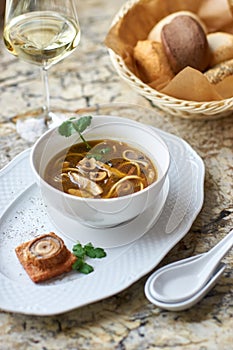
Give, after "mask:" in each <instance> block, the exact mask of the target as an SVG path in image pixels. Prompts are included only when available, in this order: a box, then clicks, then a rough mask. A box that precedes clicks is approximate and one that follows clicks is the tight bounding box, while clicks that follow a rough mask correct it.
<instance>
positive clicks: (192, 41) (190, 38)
mask: <svg viewBox="0 0 233 350" xmlns="http://www.w3.org/2000/svg"><path fill="white" fill-rule="evenodd" d="M161 38H162V44H163V46H164V50H165V52H166V55H167V57H168V61H169V63H170V65H171V67H172V69H173V71H174V73H178V72H179V71H181V70H182V69H184V68H185V67H187V66H190V67H192V68H195V69H197V70H199V71H204V70H205V69H206V67H207V66H208V64H209V48H208V42H207V39H206V34H205V32H204V30H203V29H202V27H201V26H200V24H199V23H198V22H197V21H196V20H195V19H193V18H192V17H190V16H183V15H182V16H177V17H175V18H174V19H173V20H172V21H171V22H170V23H169V24H166V25H165V26H164V27H163V28H162V31H161Z"/></svg>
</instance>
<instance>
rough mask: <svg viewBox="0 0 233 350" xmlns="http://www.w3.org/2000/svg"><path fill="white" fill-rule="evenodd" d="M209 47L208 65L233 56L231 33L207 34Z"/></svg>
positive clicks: (211, 65)
mask: <svg viewBox="0 0 233 350" xmlns="http://www.w3.org/2000/svg"><path fill="white" fill-rule="evenodd" d="M207 41H208V44H209V49H210V63H209V65H210V67H213V66H215V65H217V64H219V63H221V62H224V61H228V60H230V59H231V58H233V35H232V34H228V33H224V32H215V33H210V34H208V35H207Z"/></svg>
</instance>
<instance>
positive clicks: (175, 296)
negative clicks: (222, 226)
mask: <svg viewBox="0 0 233 350" xmlns="http://www.w3.org/2000/svg"><path fill="white" fill-rule="evenodd" d="M232 246H233V230H231V231H230V232H229V233H228V234H227V235H226V236H225V237H224V238H223V239H222V240H221V241H220V242H219V243H218V244H217V245H216V246H215V247H214V248H212V249H211V250H210V251H209V252H207V253H205V254H202V256H201V257H200V258H198V259H194V260H191V261H186V262H183V263H181V264H177V265H171V266H169V265H167V266H166V267H165V268H163V269H161V271H160V272H159V273H157V275H156V277H155V279H154V281H153V285H154V290H153V296H154V297H155V298H156V299H157V300H159V301H162V302H166V303H178V302H180V301H182V300H186V299H189V298H191V297H192V296H193V295H194V294H196V293H197V292H198V291H199V290H201V289H202V288H203V286H204V285H205V284H206V283H207V282H208V281H209V279H210V277H211V275H212V274H213V272H214V271H215V269H216V266H217V265H218V264H219V262H220V260H221V259H222V258H223V257H224V256H225V255H226V254H227V252H228V251H229V250H230V249H231V248H232Z"/></svg>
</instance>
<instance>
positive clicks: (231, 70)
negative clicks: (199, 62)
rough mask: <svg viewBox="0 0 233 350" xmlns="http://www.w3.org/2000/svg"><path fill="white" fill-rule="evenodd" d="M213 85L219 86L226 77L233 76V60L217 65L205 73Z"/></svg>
mask: <svg viewBox="0 0 233 350" xmlns="http://www.w3.org/2000/svg"><path fill="white" fill-rule="evenodd" d="M204 75H205V77H206V78H207V79H208V80H209V82H210V83H211V84H218V83H220V82H221V81H222V80H223V79H225V78H226V77H229V76H230V75H233V59H231V60H229V61H225V62H222V63H219V64H217V65H216V66H214V67H213V68H211V69H208V70H207V71H206V72H205V73H204Z"/></svg>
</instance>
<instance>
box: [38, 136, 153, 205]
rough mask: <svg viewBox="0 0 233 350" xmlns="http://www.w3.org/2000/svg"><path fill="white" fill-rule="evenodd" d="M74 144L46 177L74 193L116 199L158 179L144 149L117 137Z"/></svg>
mask: <svg viewBox="0 0 233 350" xmlns="http://www.w3.org/2000/svg"><path fill="white" fill-rule="evenodd" d="M88 144H89V145H90V149H87V145H86V144H85V143H83V142H82V143H78V144H75V145H72V146H71V147H70V148H69V150H68V151H67V150H65V151H62V152H60V153H59V154H57V155H56V156H55V157H54V158H53V159H52V160H51V161H50V162H49V164H48V165H47V167H46V170H45V176H44V179H45V181H47V182H48V183H49V184H50V185H51V186H53V187H55V188H57V189H58V190H61V191H63V192H65V193H69V194H71V195H74V196H79V197H86V198H115V197H121V196H125V195H128V194H132V193H135V192H138V191H140V190H143V189H144V188H146V187H147V186H149V185H150V184H152V183H153V182H155V181H156V180H157V178H158V172H157V169H156V167H155V166H154V165H153V163H152V162H151V160H150V159H149V158H148V157H147V156H146V155H145V154H144V153H142V152H141V151H139V150H137V149H136V148H134V147H132V146H131V145H128V144H127V143H124V142H119V141H115V140H95V141H88Z"/></svg>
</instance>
